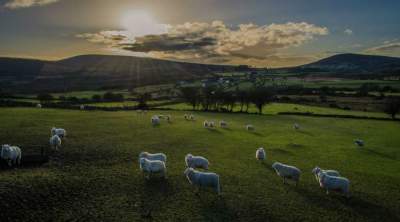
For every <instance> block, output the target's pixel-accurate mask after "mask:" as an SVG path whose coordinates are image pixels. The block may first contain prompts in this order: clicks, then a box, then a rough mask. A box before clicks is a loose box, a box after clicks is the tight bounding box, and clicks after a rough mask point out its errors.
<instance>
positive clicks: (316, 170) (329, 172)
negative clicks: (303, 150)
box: [311, 166, 340, 181]
mask: <svg viewBox="0 0 400 222" xmlns="http://www.w3.org/2000/svg"><path fill="white" fill-rule="evenodd" d="M311 172H312V173H313V174H314V175H315V179H316V180H317V181H319V177H320V175H321V173H326V174H327V175H329V176H335V177H339V176H340V173H339V172H338V171H336V170H323V169H321V168H319V167H318V166H316V167H314V169H313V170H312V171H311Z"/></svg>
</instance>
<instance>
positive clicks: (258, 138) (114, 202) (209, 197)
mask: <svg viewBox="0 0 400 222" xmlns="http://www.w3.org/2000/svg"><path fill="white" fill-rule="evenodd" d="M152 114H154V112H149V113H148V114H147V115H144V114H136V112H86V111H66V110H51V109H41V110H40V109H23V108H20V109H8V108H7V109H0V123H1V127H0V144H4V143H9V144H15V145H19V146H21V148H22V149H23V152H24V153H35V152H39V150H40V147H41V146H44V147H47V144H48V139H49V134H50V128H51V127H52V126H58V127H63V128H65V129H67V131H68V137H67V140H66V141H65V143H64V146H63V148H62V151H61V153H60V154H58V155H56V156H57V158H58V160H57V159H56V160H52V161H50V162H49V163H47V164H46V165H43V166H31V165H29V166H24V167H23V168H20V169H12V170H1V171H0V221H2V222H3V221H142V220H146V221H151V220H153V221H399V219H400V204H399V200H400V191H399V182H400V173H399V172H400V164H399V158H400V156H399V154H400V150H399V149H400V137H399V132H400V125H399V123H394V122H388V121H373V120H351V119H333V118H326V119H325V118H324V119H321V118H312V117H294V116H277V115H265V116H258V115H245V114H214V113H196V116H197V121H195V122H188V121H185V120H183V117H182V116H183V113H182V112H169V114H171V115H172V116H173V122H172V123H171V124H168V123H165V122H163V123H162V124H161V126H159V127H156V128H153V127H152V126H151V125H150V117H151V115H152ZM205 119H210V120H220V119H224V120H225V121H227V122H229V124H230V127H229V129H215V130H208V129H204V128H203V127H202V122H203V120H205ZM294 122H297V123H299V124H300V125H301V126H302V130H300V131H294V130H293V129H292V124H293V123H294ZM248 123H251V124H253V125H255V127H256V131H255V132H254V133H250V132H247V131H245V130H244V125H245V124H248ZM355 138H362V139H364V140H365V142H366V146H365V147H364V148H362V149H359V148H357V147H355V146H354V144H353V140H354V139H355ZM260 146H264V147H265V149H266V152H267V161H265V162H263V163H260V162H257V161H256V160H255V151H256V149H257V148H258V147H260ZM142 150H147V151H150V152H164V153H166V154H167V155H168V161H167V166H168V179H167V180H166V181H164V180H162V179H154V180H151V181H146V180H144V178H143V176H142V174H141V173H140V171H139V169H138V160H137V156H138V154H139V152H140V151H142ZM189 152H190V153H192V154H194V155H204V156H206V157H207V158H208V159H209V160H210V162H211V167H210V170H211V171H214V172H217V173H218V174H220V176H221V183H222V195H221V196H220V197H217V196H216V195H214V194H213V193H212V192H209V191H202V192H200V195H199V196H196V194H195V193H194V189H193V187H191V186H190V185H189V184H188V182H187V180H186V178H185V177H184V176H183V171H184V169H185V165H184V156H185V155H186V154H187V153H189ZM274 161H281V162H284V163H288V164H292V165H295V166H297V167H299V168H300V169H301V170H302V171H303V175H302V178H301V182H300V184H299V186H298V187H295V186H294V185H292V184H291V185H283V184H282V181H281V179H280V178H278V177H277V176H276V174H275V172H273V171H272V169H271V164H272V163H273V162H274ZM315 165H319V166H321V167H323V168H332V169H337V170H339V171H340V172H341V173H342V175H343V176H346V177H348V178H349V179H350V180H351V191H352V198H351V199H350V200H346V199H344V198H343V197H341V196H340V195H338V194H333V195H330V196H327V195H325V193H324V191H323V190H321V189H320V188H319V186H318V184H317V182H316V181H315V179H314V177H313V176H312V175H311V169H312V168H313V167H314V166H315Z"/></svg>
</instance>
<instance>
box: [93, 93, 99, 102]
mask: <svg viewBox="0 0 400 222" xmlns="http://www.w3.org/2000/svg"><path fill="white" fill-rule="evenodd" d="M92 100H93V101H95V102H99V101H101V95H97V94H96V95H93V96H92Z"/></svg>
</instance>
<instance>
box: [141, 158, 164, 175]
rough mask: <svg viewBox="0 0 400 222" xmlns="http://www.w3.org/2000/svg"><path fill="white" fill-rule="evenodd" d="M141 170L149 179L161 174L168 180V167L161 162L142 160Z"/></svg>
mask: <svg viewBox="0 0 400 222" xmlns="http://www.w3.org/2000/svg"><path fill="white" fill-rule="evenodd" d="M139 162H140V169H141V170H142V172H143V173H144V174H145V175H146V174H147V175H146V178H147V179H149V178H150V177H151V175H152V174H154V173H159V174H161V175H162V177H164V178H167V167H166V166H165V163H164V162H163V161H160V160H148V159H146V158H140V160H139Z"/></svg>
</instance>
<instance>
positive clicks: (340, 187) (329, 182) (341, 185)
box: [319, 173, 350, 197]
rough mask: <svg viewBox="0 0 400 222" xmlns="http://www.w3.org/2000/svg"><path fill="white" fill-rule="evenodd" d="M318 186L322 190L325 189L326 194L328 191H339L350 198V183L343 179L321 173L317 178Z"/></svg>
mask: <svg viewBox="0 0 400 222" xmlns="http://www.w3.org/2000/svg"><path fill="white" fill-rule="evenodd" d="M319 184H320V186H321V187H322V188H324V189H326V193H327V194H329V191H339V192H341V193H343V194H345V195H346V197H350V181H349V180H348V179H347V178H344V177H335V176H329V175H327V174H326V173H321V175H320V176H319Z"/></svg>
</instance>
